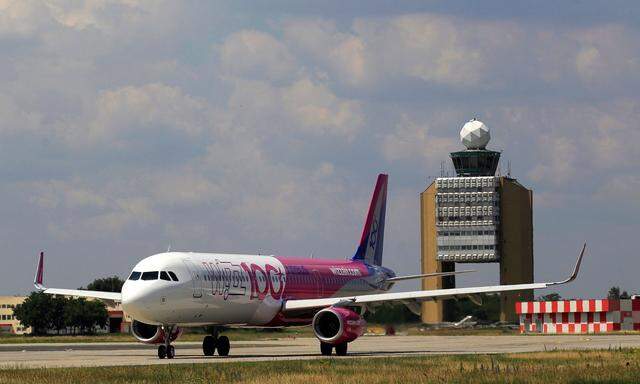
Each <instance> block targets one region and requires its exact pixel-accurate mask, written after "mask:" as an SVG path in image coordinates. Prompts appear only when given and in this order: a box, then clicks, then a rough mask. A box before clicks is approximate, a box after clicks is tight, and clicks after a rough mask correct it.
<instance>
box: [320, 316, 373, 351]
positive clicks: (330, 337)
mask: <svg viewBox="0 0 640 384" xmlns="http://www.w3.org/2000/svg"><path fill="white" fill-rule="evenodd" d="M366 324H367V323H366V321H364V319H363V318H362V317H360V315H359V314H357V313H355V312H354V311H352V310H350V309H347V308H339V307H331V308H325V309H323V310H321V311H319V312H318V313H316V315H315V316H314V317H313V323H312V325H313V333H315V335H316V337H317V338H318V339H319V340H320V341H322V342H325V343H327V344H332V345H337V344H341V343H344V342H347V343H348V342H351V341H353V340H355V339H357V338H358V337H360V336H362V334H363V333H364V330H365V326H366Z"/></svg>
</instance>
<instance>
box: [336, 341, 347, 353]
mask: <svg viewBox="0 0 640 384" xmlns="http://www.w3.org/2000/svg"><path fill="white" fill-rule="evenodd" d="M336 355H338V356H346V355H347V343H341V344H338V345H336Z"/></svg>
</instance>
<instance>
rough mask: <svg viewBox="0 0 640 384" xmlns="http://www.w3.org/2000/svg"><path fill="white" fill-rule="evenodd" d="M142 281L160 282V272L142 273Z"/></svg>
mask: <svg viewBox="0 0 640 384" xmlns="http://www.w3.org/2000/svg"><path fill="white" fill-rule="evenodd" d="M142 280H158V271H153V272H142Z"/></svg>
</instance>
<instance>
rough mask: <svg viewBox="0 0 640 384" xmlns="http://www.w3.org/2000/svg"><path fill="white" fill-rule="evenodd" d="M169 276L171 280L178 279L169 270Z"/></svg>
mask: <svg viewBox="0 0 640 384" xmlns="http://www.w3.org/2000/svg"><path fill="white" fill-rule="evenodd" d="M169 276H171V279H172V280H173V281H178V276H176V274H175V273H173V272H171V271H169Z"/></svg>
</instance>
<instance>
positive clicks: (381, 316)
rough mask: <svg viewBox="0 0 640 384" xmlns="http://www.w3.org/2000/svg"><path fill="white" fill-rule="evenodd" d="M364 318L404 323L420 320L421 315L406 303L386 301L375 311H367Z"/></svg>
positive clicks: (379, 322) (378, 321)
mask: <svg viewBox="0 0 640 384" xmlns="http://www.w3.org/2000/svg"><path fill="white" fill-rule="evenodd" d="M364 319H365V320H366V321H367V322H369V323H376V324H403V323H416V322H419V321H420V316H418V315H416V314H414V313H413V312H411V310H409V308H407V306H406V305H404V304H400V303H390V302H386V303H382V304H380V306H378V307H377V308H376V310H375V313H374V312H370V311H367V313H365V315H364Z"/></svg>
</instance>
